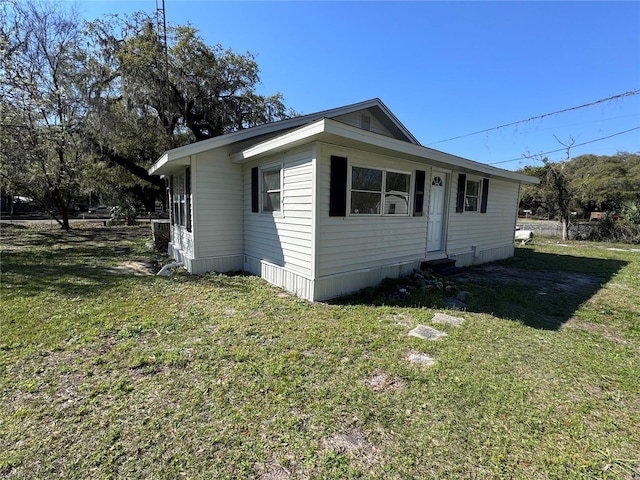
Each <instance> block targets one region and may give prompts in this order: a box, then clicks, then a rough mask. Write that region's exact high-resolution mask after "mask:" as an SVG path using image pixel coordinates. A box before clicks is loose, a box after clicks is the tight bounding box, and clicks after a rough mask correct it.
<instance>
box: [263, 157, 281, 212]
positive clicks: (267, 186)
mask: <svg viewBox="0 0 640 480" xmlns="http://www.w3.org/2000/svg"><path fill="white" fill-rule="evenodd" d="M280 171H281V168H280V166H278V167H275V168H269V169H265V170H262V211H263V212H279V211H280V200H281V195H280V193H281V190H280Z"/></svg>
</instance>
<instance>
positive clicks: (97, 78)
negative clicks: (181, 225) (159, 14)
mask: <svg viewBox="0 0 640 480" xmlns="http://www.w3.org/2000/svg"><path fill="white" fill-rule="evenodd" d="M88 32H89V38H90V39H91V45H92V51H91V58H90V60H89V65H90V70H91V72H92V75H93V86H94V87H93V91H94V93H93V96H92V101H93V103H94V106H95V108H94V112H95V115H94V116H93V122H94V131H95V132H100V135H97V136H94V137H90V138H92V140H93V142H94V144H95V145H96V147H99V150H100V151H101V152H103V153H104V155H105V156H106V157H107V158H109V159H110V160H111V161H113V162H115V163H118V164H119V165H121V166H123V167H125V168H128V169H129V170H130V171H131V172H132V173H134V174H136V175H139V173H140V172H139V171H136V168H138V167H140V166H142V167H143V168H145V169H146V167H148V166H149V164H150V162H151V161H152V160H155V159H156V158H157V157H158V156H159V154H160V153H161V151H162V149H164V148H174V147H178V146H181V145H185V144H188V143H191V142H193V141H200V140H205V139H207V138H211V137H215V136H218V135H223V134H225V133H229V132H232V131H235V130H239V129H243V128H247V127H251V126H255V125H259V124H262V123H266V122H271V121H276V120H280V119H284V118H288V117H289V116H291V115H294V114H295V113H294V112H293V111H291V110H287V109H286V108H285V106H284V104H283V101H282V96H281V95H280V94H279V93H276V94H274V95H271V96H263V95H259V94H257V93H256V91H255V89H256V86H257V84H258V83H259V76H258V65H257V64H256V62H255V59H254V57H253V56H252V55H251V54H250V53H247V54H245V55H240V54H237V53H235V52H233V51H231V50H225V49H223V48H222V47H221V46H220V45H216V46H214V47H210V46H208V45H207V44H205V42H204V41H203V40H202V38H201V37H200V36H199V34H198V31H197V30H196V29H194V28H193V27H190V26H177V27H169V28H168V45H167V49H166V50H165V49H164V46H163V44H162V41H161V39H160V38H159V36H158V34H157V32H156V30H155V29H154V19H153V18H151V17H149V16H148V15H146V14H144V13H140V12H138V13H135V14H133V15H131V16H126V17H117V16H111V17H106V18H104V19H101V20H96V21H94V22H91V23H90V24H89V25H88ZM113 125H119V127H118V128H120V129H122V128H124V127H123V125H124V126H126V128H129V132H130V134H131V135H124V136H123V135H122V134H121V133H122V132H121V133H120V134H117V135H115V134H114V132H113V131H112V128H113ZM158 134H160V136H161V138H160V139H161V143H160V144H158V141H157V139H158V137H157V136H155V137H154V135H158ZM129 136H131V137H132V138H134V139H135V141H134V142H133V143H131V142H123V141H122V139H123V138H125V139H126V138H128V137H129ZM141 138H142V139H145V142H142V143H140V139H141ZM141 146H142V148H141ZM133 147H135V148H133ZM138 170H139V169H138ZM144 179H145V180H147V181H153V180H150V179H148V178H144Z"/></svg>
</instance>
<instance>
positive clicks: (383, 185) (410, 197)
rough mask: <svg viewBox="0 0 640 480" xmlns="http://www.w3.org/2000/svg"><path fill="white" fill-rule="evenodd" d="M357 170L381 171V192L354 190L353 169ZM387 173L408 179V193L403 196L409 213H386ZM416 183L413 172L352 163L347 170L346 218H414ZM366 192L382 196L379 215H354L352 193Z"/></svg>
mask: <svg viewBox="0 0 640 480" xmlns="http://www.w3.org/2000/svg"><path fill="white" fill-rule="evenodd" d="M354 167H355V168H366V169H368V170H377V171H381V172H382V181H381V187H380V188H381V190H380V191H379V192H378V191H373V190H359V189H355V190H354V189H352V184H353V169H354ZM387 173H399V174H401V175H406V176H407V177H409V178H408V182H407V185H408V187H409V188H408V191H407V192H406V194H403V195H402V196H403V197H406V200H407V211H406V212H405V213H385V210H386V208H385V204H386V198H387V195H389V193H388V192H387V190H386V188H387ZM414 182H415V175H414V173H413V172H411V171H405V170H398V169H395V168H384V167H372V166H370V165H365V164H362V163H352V164H349V166H348V169H347V185H346V187H347V188H346V200H347V202H346V203H347V205H346V212H345V213H346V216H348V217H360V218H362V217H374V218H377V217H400V218H403V217H411V216H413V189H414V185H413V184H414ZM354 191H355V192H365V193H376V194H378V193H379V194H380V209H379V210H380V211H379V213H354V212H352V211H351V200H352V193H353V192H354Z"/></svg>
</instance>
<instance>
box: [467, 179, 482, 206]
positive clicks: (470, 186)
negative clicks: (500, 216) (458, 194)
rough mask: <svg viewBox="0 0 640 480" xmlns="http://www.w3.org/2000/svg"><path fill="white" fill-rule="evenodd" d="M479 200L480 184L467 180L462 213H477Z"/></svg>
mask: <svg viewBox="0 0 640 480" xmlns="http://www.w3.org/2000/svg"><path fill="white" fill-rule="evenodd" d="M479 198H480V182H479V181H476V180H467V188H466V189H465V194H464V211H465V212H477V211H478V199H479Z"/></svg>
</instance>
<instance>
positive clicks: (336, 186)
mask: <svg viewBox="0 0 640 480" xmlns="http://www.w3.org/2000/svg"><path fill="white" fill-rule="evenodd" d="M346 215H347V159H346V158H344V157H335V156H333V155H332V156H331V184H330V186H329V216H330V217H344V216H346Z"/></svg>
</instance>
